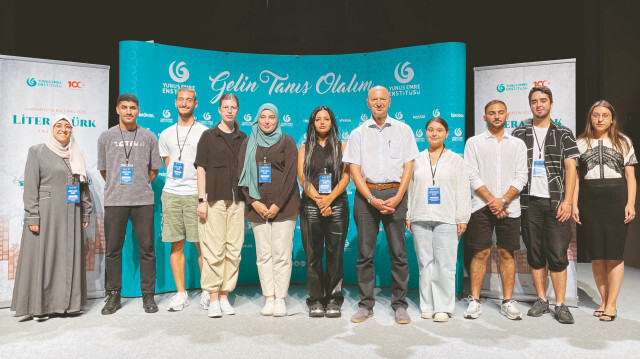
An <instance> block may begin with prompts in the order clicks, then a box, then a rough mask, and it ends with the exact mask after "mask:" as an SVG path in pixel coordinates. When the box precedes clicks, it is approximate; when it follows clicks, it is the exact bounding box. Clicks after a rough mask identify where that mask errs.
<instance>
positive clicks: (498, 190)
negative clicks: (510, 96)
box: [464, 100, 528, 319]
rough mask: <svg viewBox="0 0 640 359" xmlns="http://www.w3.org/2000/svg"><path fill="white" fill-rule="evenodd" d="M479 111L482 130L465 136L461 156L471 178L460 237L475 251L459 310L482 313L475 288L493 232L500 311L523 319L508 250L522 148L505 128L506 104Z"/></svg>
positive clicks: (514, 245)
mask: <svg viewBox="0 0 640 359" xmlns="http://www.w3.org/2000/svg"><path fill="white" fill-rule="evenodd" d="M484 110H485V115H484V116H483V118H484V120H485V122H486V123H487V130H486V131H485V132H484V133H481V134H479V135H476V136H474V137H472V138H470V139H469V140H468V141H467V144H466V146H465V149H464V160H465V162H466V163H467V168H468V170H469V177H470V181H471V189H472V191H473V192H472V200H471V212H472V213H471V219H470V221H469V226H468V227H467V235H466V237H465V240H466V242H467V246H469V247H470V248H472V249H473V250H474V255H473V260H472V261H471V270H470V272H471V295H470V296H469V298H468V301H469V307H468V308H467V310H466V311H465V313H464V317H465V318H467V319H476V318H478V316H479V315H480V314H482V304H481V303H480V289H481V288H482V282H483V281H484V277H485V274H486V272H487V259H488V258H489V254H490V253H491V247H492V246H493V240H492V236H493V231H494V229H495V231H496V239H497V240H496V241H497V243H496V244H497V247H498V256H499V257H500V278H501V280H502V295H503V301H502V305H501V307H500V313H502V314H503V315H505V316H506V317H507V318H509V319H522V314H521V313H520V312H519V311H518V309H517V308H516V306H515V301H514V300H512V299H511V296H512V294H513V286H514V281H515V261H514V258H513V252H514V251H515V250H518V249H520V196H519V195H518V194H519V192H520V191H521V190H522V188H523V187H524V186H525V185H526V184H527V173H528V172H527V147H526V145H525V143H524V142H523V141H522V140H520V139H518V138H515V137H513V136H511V135H509V134H508V133H506V132H505V130H504V124H505V122H506V120H507V119H508V118H509V114H508V113H507V106H506V105H505V103H504V102H502V101H499V100H493V101H490V102H489V103H488V104H487V105H486V106H485V108H484Z"/></svg>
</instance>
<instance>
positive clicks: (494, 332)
mask: <svg viewBox="0 0 640 359" xmlns="http://www.w3.org/2000/svg"><path fill="white" fill-rule="evenodd" d="M289 293H290V294H291V296H290V297H289V298H288V300H287V306H288V311H289V315H288V316H287V317H284V318H273V317H261V316H260V315H259V313H260V309H261V308H262V305H263V303H264V300H263V299H262V298H261V295H260V289H259V287H257V286H251V287H240V288H238V289H237V290H236V292H235V294H234V295H232V297H231V302H232V303H233V304H234V306H235V308H236V311H237V313H238V314H236V315H234V316H225V317H223V318H220V319H211V318H208V317H207V315H206V313H207V312H206V311H205V310H203V309H202V307H201V306H200V304H199V298H200V297H199V296H200V295H199V292H198V291H191V292H190V298H191V305H190V306H189V307H187V308H185V310H183V311H181V312H168V311H167V310H166V307H167V305H168V303H169V299H170V297H171V296H172V295H173V293H166V294H160V295H157V296H156V302H157V303H158V305H159V307H160V311H159V312H158V313H155V314H146V313H144V311H143V310H142V302H141V299H140V298H130V299H124V302H123V308H122V309H121V310H119V311H118V312H117V313H116V314H114V315H110V316H102V315H101V314H100V309H101V308H102V305H103V301H102V300H91V301H90V302H89V305H88V306H87V308H86V310H85V314H84V315H82V316H79V317H76V318H51V319H49V320H48V321H45V322H42V323H39V322H35V321H33V320H29V321H26V322H19V318H15V317H13V316H12V312H10V311H9V310H8V309H2V310H0V333H2V335H0V356H1V357H2V358H25V357H30V358H58V359H59V358H77V357H84V358H92V357H95V358H104V357H109V358H120V357H123V358H141V357H154V358H170V357H188V358H192V357H200V356H202V357H203V356H205V355H206V356H207V357H209V356H210V357H213V358H223V357H226V358H249V357H251V358H327V357H332V358H343V357H349V358H419V357H421V358H422V357H425V356H429V357H450V358H451V357H469V358H481V357H485V356H492V357H498V358H502V357H509V358H529V357H531V358H540V357H543V358H568V357H578V356H579V357H581V358H597V357H604V356H607V357H611V358H620V357H635V355H638V352H640V334H639V333H640V304H638V303H636V300H637V299H638V298H640V270H639V269H636V268H632V267H627V268H626V273H625V279H624V283H623V285H622V291H621V293H620V299H619V301H618V313H619V317H618V318H617V319H616V320H615V322H612V323H602V322H599V321H598V320H597V318H594V317H593V316H592V313H593V310H594V309H595V308H596V307H597V305H596V302H597V301H599V296H598V294H597V291H596V288H595V284H594V281H593V276H592V274H591V266H590V265H589V264H578V293H579V300H580V303H579V307H578V308H572V313H573V315H574V318H575V320H576V324H574V325H562V324H559V323H558V322H556V321H555V320H554V319H553V317H552V316H551V314H549V315H544V316H543V317H540V318H531V317H527V316H526V311H527V310H528V308H529V307H530V304H528V303H518V304H517V306H518V308H519V309H520V311H521V312H523V314H525V316H524V319H523V320H521V321H510V320H508V319H506V318H505V317H503V316H502V315H500V307H499V304H496V303H495V302H494V301H492V300H483V312H484V313H483V314H482V315H481V316H480V318H478V319H476V320H468V319H464V318H463V317H462V313H463V312H464V310H465V309H466V306H467V304H466V301H465V300H463V299H461V300H458V301H457V303H456V308H455V311H454V315H453V318H451V319H450V321H449V322H447V323H434V322H433V321H432V320H424V319H421V318H420V310H419V306H418V301H419V299H418V292H417V291H409V294H408V298H407V299H408V301H409V309H408V312H409V315H410V316H411V319H412V322H411V324H408V325H398V324H395V322H394V318H393V311H392V310H391V308H390V307H389V303H390V299H391V290H390V289H382V290H380V291H379V292H378V293H377V297H376V300H377V302H376V303H377V304H376V307H375V308H374V312H375V315H374V317H373V318H371V319H369V320H367V321H366V322H364V323H361V324H353V323H351V322H350V321H349V318H350V316H351V315H352V314H353V313H354V312H355V311H356V310H357V301H358V289H357V287H354V286H348V287H346V288H345V297H346V300H345V304H344V306H343V316H342V318H337V319H328V318H309V317H308V315H307V311H306V310H307V308H306V305H305V298H306V292H305V288H304V286H302V285H295V286H292V287H291V289H290V291H289Z"/></svg>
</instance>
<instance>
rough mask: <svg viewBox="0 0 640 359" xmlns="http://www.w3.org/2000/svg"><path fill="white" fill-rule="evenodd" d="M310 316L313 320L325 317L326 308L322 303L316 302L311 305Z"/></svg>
mask: <svg viewBox="0 0 640 359" xmlns="http://www.w3.org/2000/svg"><path fill="white" fill-rule="evenodd" d="M309 316H310V317H312V318H321V317H324V307H323V306H322V303H320V302H315V303H312V304H311V305H309Z"/></svg>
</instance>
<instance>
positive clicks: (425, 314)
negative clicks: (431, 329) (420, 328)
mask: <svg viewBox="0 0 640 359" xmlns="http://www.w3.org/2000/svg"><path fill="white" fill-rule="evenodd" d="M420 318H422V319H433V313H431V312H423V313H422V314H420Z"/></svg>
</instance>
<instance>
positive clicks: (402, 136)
mask: <svg viewBox="0 0 640 359" xmlns="http://www.w3.org/2000/svg"><path fill="white" fill-rule="evenodd" d="M419 155H420V152H419V151H418V145H417V144H416V140H415V138H414V137H413V131H412V130H411V127H409V126H408V125H407V124H405V123H403V122H400V121H398V120H395V119H393V118H391V117H389V116H387V119H386V120H385V122H384V125H382V128H380V127H378V125H377V124H376V122H375V121H374V120H373V119H371V118H369V119H368V120H366V121H365V122H364V123H363V124H362V125H360V126H359V127H358V128H356V129H355V130H353V131H352V132H351V135H350V136H349V141H348V142H347V147H346V148H345V151H344V155H343V156H342V162H344V163H347V164H356V165H360V166H361V167H362V168H361V171H362V176H363V177H364V180H365V181H367V182H369V183H375V184H382V183H389V182H400V179H401V178H402V166H403V165H404V164H405V163H407V162H410V161H413V160H414V159H416V158H417V157H418V156H419Z"/></svg>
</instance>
